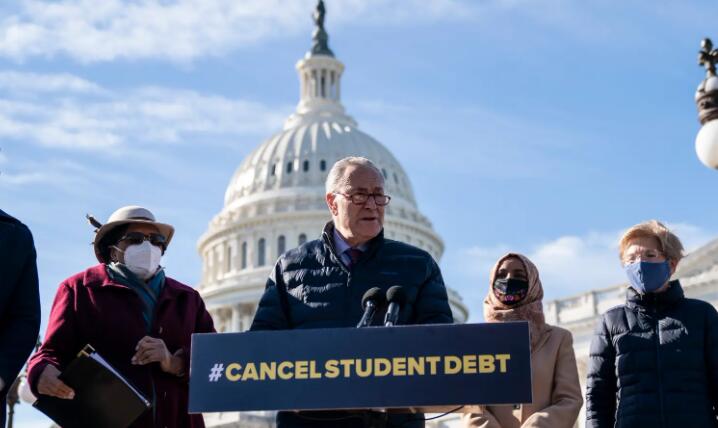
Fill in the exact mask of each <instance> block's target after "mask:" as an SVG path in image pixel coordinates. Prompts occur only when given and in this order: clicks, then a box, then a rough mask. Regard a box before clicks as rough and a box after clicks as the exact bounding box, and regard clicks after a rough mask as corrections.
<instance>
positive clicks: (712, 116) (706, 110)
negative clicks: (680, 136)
mask: <svg viewBox="0 0 718 428" xmlns="http://www.w3.org/2000/svg"><path fill="white" fill-rule="evenodd" d="M716 63H718V49H713V42H711V39H703V41H702V42H701V50H700V52H699V53H698V64H699V65H701V66H703V67H705V68H706V78H705V79H704V80H703V81H702V82H701V84H700V85H698V89H697V90H696V105H697V106H698V119H699V120H700V122H701V125H702V127H701V129H700V131H698V135H696V154H697V155H698V159H700V161H701V162H703V164H704V165H705V166H707V167H709V168H714V169H718V120H717V119H718V77H717V76H716Z"/></svg>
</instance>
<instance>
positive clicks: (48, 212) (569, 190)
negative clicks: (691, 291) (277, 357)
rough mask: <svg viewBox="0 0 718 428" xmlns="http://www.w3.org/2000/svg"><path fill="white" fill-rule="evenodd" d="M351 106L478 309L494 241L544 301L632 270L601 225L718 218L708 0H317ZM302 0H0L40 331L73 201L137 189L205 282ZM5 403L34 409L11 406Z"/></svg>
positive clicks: (290, 77) (2, 49) (305, 28)
mask: <svg viewBox="0 0 718 428" xmlns="http://www.w3.org/2000/svg"><path fill="white" fill-rule="evenodd" d="M326 7H327V17H326V28H327V31H328V33H329V36H330V40H329V44H330V47H331V48H332V50H333V51H334V53H335V55H336V56H337V58H338V59H340V60H341V61H342V62H343V63H344V64H345V66H346V71H345V73H344V76H343V78H342V102H343V104H344V106H345V107H346V109H347V111H348V113H349V114H350V115H351V116H353V117H354V118H355V119H356V120H357V121H358V123H359V127H360V129H362V130H363V131H364V132H367V133H368V134H370V135H372V136H373V137H375V138H376V139H377V140H379V141H380V142H382V143H383V144H384V145H385V146H386V147H388V148H389V150H391V151H392V152H393V153H394V155H395V156H396V157H397V159H399V161H400V162H401V164H402V166H403V167H404V169H405V170H406V171H407V173H408V175H409V177H410V179H411V180H412V185H413V188H414V192H415V194H416V197H417V201H418V204H419V208H420V210H421V211H422V212H423V213H424V214H425V215H427V216H428V217H429V219H430V220H431V221H432V223H433V226H434V228H435V230H436V231H437V232H438V233H439V235H440V236H441V237H442V238H443V240H444V243H445V246H446V249H445V252H444V255H443V257H442V259H441V262H440V265H441V268H442V271H443V274H444V278H445V280H446V283H447V285H448V286H450V287H452V288H454V289H456V290H457V291H459V293H460V294H461V295H462V296H463V299H464V302H465V303H466V304H467V306H468V307H469V309H470V311H471V318H470V320H471V321H475V322H478V321H481V320H482V317H481V301H482V299H483V297H484V296H485V294H486V291H487V289H488V275H489V270H490V268H491V266H492V265H493V263H494V261H495V260H496V259H497V258H498V257H499V256H500V255H502V254H503V253H504V252H506V251H509V250H511V251H518V252H523V253H525V254H527V255H528V256H529V257H530V258H531V259H533V260H534V261H535V262H536V264H537V265H538V268H539V271H540V273H541V277H542V280H543V284H544V287H545V295H546V299H554V298H560V297H567V296H570V295H575V294H579V293H582V292H585V291H587V290H590V289H593V288H604V287H608V286H611V285H616V284H618V283H621V282H623V280H624V276H623V272H622V271H621V268H620V265H619V263H618V256H617V244H616V241H617V239H618V237H619V236H620V234H621V232H622V231H623V230H625V229H626V228H627V227H629V226H631V225H633V224H635V223H638V222H640V221H644V220H647V219H652V218H656V219H659V220H661V221H664V222H666V223H667V224H669V226H670V227H671V228H673V229H674V230H675V231H676V233H677V234H678V235H679V236H680V237H681V239H682V240H683V241H684V244H685V246H686V247H687V248H688V249H689V250H694V249H696V248H698V247H700V246H701V245H703V244H705V243H706V242H708V241H710V240H712V239H716V238H718V225H716V223H715V219H716V214H717V213H718V198H716V197H715V195H716V189H717V188H718V187H717V186H718V171H715V170H710V169H708V168H706V167H704V166H703V165H702V164H700V162H699V161H698V159H697V157H696V155H695V150H694V138H695V134H696V132H697V131H698V129H699V123H698V121H697V113H696V108H695V104H694V101H693V95H694V92H695V89H696V87H697V86H698V84H699V83H700V81H701V79H702V78H703V76H704V72H703V71H702V70H701V68H700V67H699V66H698V65H697V62H696V58H697V52H698V50H699V48H700V41H701V39H702V38H703V37H707V36H714V37H716V38H718V26H717V25H715V22H716V19H715V18H716V16H718V3H716V2H714V1H682V2H675V1H666V0H653V1H637V0H621V1H619V0H466V1H460V0H393V1H390V0H327V1H326ZM313 8H314V0H155V1H146V0H133V1H124V2H123V1H119V0H103V1H102V2H97V1H90V0H57V1H51V2H50V1H30V0H27V1H22V0H18V1H7V2H2V3H0V208H2V209H3V210H5V211H7V212H8V213H11V214H12V215H14V216H16V217H18V218H19V219H21V220H22V221H23V222H25V223H26V224H27V225H28V226H29V227H30V228H31V229H32V231H33V233H34V236H35V241H36V247H37V250H38V268H39V274H40V291H41V299H42V310H43V327H42V329H43V331H44V328H45V324H46V321H47V316H48V313H49V309H50V307H51V304H52V299H53V296H54V293H55V289H56V287H57V284H58V283H59V282H60V281H61V280H63V279H64V278H66V277H68V276H70V275H71V274H73V273H75V272H78V271H81V270H83V269H85V268H86V267H88V266H90V265H91V264H94V263H95V259H94V255H93V252H92V248H91V245H90V242H91V241H92V236H91V235H92V228H91V227H90V226H89V225H87V223H86V221H85V219H84V215H85V214H86V213H92V214H94V215H96V216H97V217H98V218H99V219H101V220H104V219H106V218H107V217H108V216H109V215H110V213H112V211H114V210H115V209H116V208H118V207H119V206H122V205H127V204H139V205H144V206H147V207H149V208H151V209H152V210H153V211H154V213H155V214H156V216H157V217H158V218H159V219H161V220H163V221H166V222H169V223H171V224H174V225H175V226H176V229H177V233H176V235H175V237H174V238H173V243H172V248H171V250H170V251H169V252H168V253H167V255H166V256H165V257H164V259H163V264H164V265H165V266H166V267H167V270H168V273H169V274H170V275H171V276H173V277H175V278H177V279H179V280H181V281H183V282H185V283H188V284H192V285H196V284H197V283H198V281H199V278H200V273H201V261H200V258H199V256H198V254H197V252H196V243H197V239H198V238H199V236H200V235H201V234H202V233H203V232H204V231H205V230H206V229H207V225H208V222H209V221H210V219H211V218H212V217H213V216H214V215H215V214H216V213H218V212H219V211H220V210H221V208H222V204H223V197H224V192H225V189H226V186H227V184H228V183H229V179H230V178H231V176H232V174H233V172H234V170H235V169H236V168H237V167H238V166H239V164H240V162H241V161H242V159H243V158H244V157H245V156H246V155H247V154H248V153H249V152H250V151H251V150H252V149H253V148H254V147H256V146H257V145H259V144H260V143H261V142H262V141H264V140H265V139H266V138H268V137H269V136H271V135H272V134H273V133H275V132H277V131H279V130H280V129H281V127H282V123H283V120H284V118H286V116H287V115H289V114H290V113H291V112H292V111H293V109H294V108H295V106H296V103H297V101H298V92H299V84H298V80H297V76H296V71H295V69H294V65H295V63H296V61H297V60H299V59H300V58H301V57H302V56H303V55H304V53H305V52H306V51H307V49H309V47H310V46H311V32H312V29H313V28H312V21H311V19H310V14H311V12H312V10H313ZM18 412H19V413H18V416H17V419H16V421H17V423H18V425H19V426H22V427H31V428H34V427H46V426H48V422H47V420H46V419H43V418H41V417H40V416H39V414H38V413H37V412H35V411H34V410H32V409H31V408H29V406H28V405H27V404H23V405H21V406H20V408H19V409H18Z"/></svg>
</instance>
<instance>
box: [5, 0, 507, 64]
mask: <svg viewBox="0 0 718 428" xmlns="http://www.w3.org/2000/svg"><path fill="white" fill-rule="evenodd" d="M490 3H493V2H490ZM314 4H315V1H314V0H303V1H294V0H291V1H281V0H176V1H157V0H139V1H132V2H127V1H121V0H103V1H102V2H97V1H94V0H65V1H56V2H49V1H38V0H25V1H21V2H20V4H19V8H18V10H17V11H16V12H15V13H14V14H11V15H9V16H7V17H6V18H5V19H4V20H2V21H1V22H0V55H2V56H5V57H9V58H13V59H16V60H24V59H25V58H28V57H32V56H43V57H52V56H55V55H65V56H69V57H72V58H75V59H77V60H79V61H81V62H96V61H111V60H116V59H137V58H163V59H168V60H172V61H187V60H191V59H194V58H197V57H202V56H206V55H218V54H221V53H225V52H227V51H230V50H233V49H237V48H241V47H244V46H247V45H252V44H255V43H257V42H259V41H263V40H266V39H271V38H276V37H282V36H285V35H288V34H295V33H297V32H298V31H300V30H303V31H307V32H308V30H309V28H310V25H311V21H310V19H309V15H310V13H311V11H312V10H313V8H314ZM328 9H329V13H330V14H331V15H330V16H331V18H330V20H331V23H332V24H331V25H334V24H340V23H342V22H347V21H349V22H357V21H358V22H379V23H402V22H412V21H413V22H415V21H417V20H437V19H466V17H467V16H470V12H471V11H472V10H473V9H475V5H471V3H468V2H463V1H457V0H408V1H402V2H389V1H386V0H343V1H334V2H330V4H329V6H328ZM331 25H329V27H331Z"/></svg>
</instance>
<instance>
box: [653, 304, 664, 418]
mask: <svg viewBox="0 0 718 428" xmlns="http://www.w3.org/2000/svg"><path fill="white" fill-rule="evenodd" d="M653 319H654V321H655V323H656V326H655V330H656V340H655V342H656V369H657V371H658V401H659V404H660V407H661V426H662V427H665V420H664V413H663V384H662V382H661V380H662V379H661V347H660V342H661V338H660V336H659V328H658V321H659V320H658V316H657V314H655V313H654V317H653Z"/></svg>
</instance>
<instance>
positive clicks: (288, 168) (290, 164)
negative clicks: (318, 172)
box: [287, 162, 293, 174]
mask: <svg viewBox="0 0 718 428" xmlns="http://www.w3.org/2000/svg"><path fill="white" fill-rule="evenodd" d="M292 167H293V165H292V162H287V174H291V173H292V169H293V168H292Z"/></svg>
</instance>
